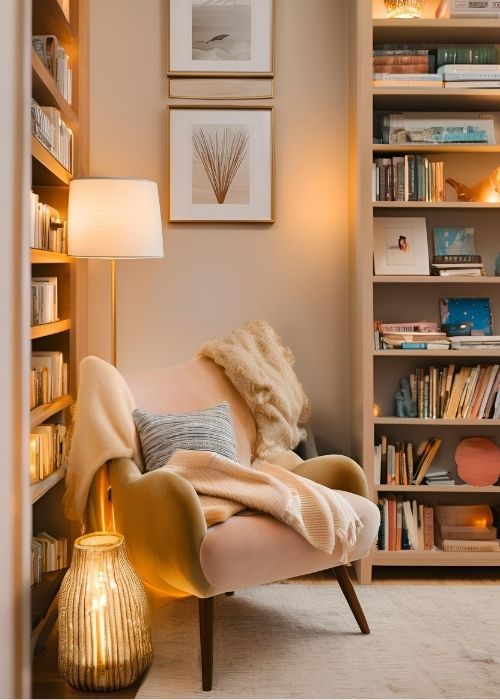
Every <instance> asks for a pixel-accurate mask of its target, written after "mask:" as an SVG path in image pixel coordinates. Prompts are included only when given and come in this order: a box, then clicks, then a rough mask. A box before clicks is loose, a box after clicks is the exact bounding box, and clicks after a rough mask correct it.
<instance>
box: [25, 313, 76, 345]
mask: <svg viewBox="0 0 500 700" xmlns="http://www.w3.org/2000/svg"><path fill="white" fill-rule="evenodd" d="M70 329H71V319H69V318H65V319H63V320H62V321H54V323H42V324H40V325H39V326H31V340H36V339H37V338H46V337H47V336H49V335H56V334H57V333H64V331H69V330H70Z"/></svg>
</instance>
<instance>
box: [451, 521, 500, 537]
mask: <svg viewBox="0 0 500 700" xmlns="http://www.w3.org/2000/svg"><path fill="white" fill-rule="evenodd" d="M439 531H440V534H441V537H442V539H448V540H496V539H497V529H496V527H495V526H494V525H484V526H476V525H444V524H443V525H440V526H439Z"/></svg>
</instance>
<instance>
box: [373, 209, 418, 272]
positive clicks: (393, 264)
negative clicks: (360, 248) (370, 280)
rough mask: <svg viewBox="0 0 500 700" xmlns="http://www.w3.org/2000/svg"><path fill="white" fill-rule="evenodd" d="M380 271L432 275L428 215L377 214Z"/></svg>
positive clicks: (376, 262) (377, 268)
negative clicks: (426, 216) (387, 215)
mask: <svg viewBox="0 0 500 700" xmlns="http://www.w3.org/2000/svg"><path fill="white" fill-rule="evenodd" d="M373 237H374V248H373V250H374V269H375V274H376V275H428V274H429V249H428V244H427V226H426V222H425V218H424V217H402V216H391V217H377V218H375V219H374V221H373Z"/></svg>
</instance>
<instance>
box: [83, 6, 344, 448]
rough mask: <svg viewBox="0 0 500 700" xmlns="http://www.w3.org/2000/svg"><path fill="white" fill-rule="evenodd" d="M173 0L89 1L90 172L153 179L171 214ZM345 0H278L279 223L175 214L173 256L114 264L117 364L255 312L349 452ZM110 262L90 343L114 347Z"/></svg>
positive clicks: (155, 357)
mask: <svg viewBox="0 0 500 700" xmlns="http://www.w3.org/2000/svg"><path fill="white" fill-rule="evenodd" d="M166 6H167V2H165V0H91V26H90V36H91V45H90V52H91V75H90V85H91V104H90V128H91V131H90V147H91V151H90V174H92V175H111V176H130V177H144V178H148V179H153V180H156V181H157V182H158V184H159V187H160V196H161V201H162V207H163V215H164V219H165V222H166V220H167V210H166V176H167V162H166V153H167V116H166V112H167V110H166V107H167V104H168V102H169V100H168V84H167V78H166V64H167V58H166V52H167V41H166V16H165V15H166ZM347 11H348V3H347V2H345V0H276V83H275V88H276V90H275V94H276V97H275V99H274V100H273V104H274V105H275V108H276V115H275V116H276V144H275V145H276V223H275V224H274V225H272V226H259V225H240V226H237V225H233V224H226V225H211V226H207V225H192V224H183V225H179V224H177V225H167V223H165V231H164V236H165V259H164V260H161V261H158V260H156V261H155V260H151V261H144V262H139V261H129V262H120V263H118V366H119V368H121V369H122V370H124V371H130V370H133V369H135V368H138V367H143V366H145V365H148V366H161V365H168V364H172V363H177V362H181V361H183V360H185V359H187V358H189V357H191V356H192V355H193V354H194V353H195V352H196V350H197V347H198V346H199V345H200V343H201V342H202V341H203V340H205V339H208V338H211V337H215V336H219V335H221V334H225V333H227V332H228V331H230V329H231V328H232V327H234V326H235V325H238V324H240V323H242V322H244V321H246V320H248V319H254V318H264V319H267V320H268V321H269V322H270V323H271V324H273V325H274V327H275V328H276V329H277V331H278V332H279V333H280V334H281V336H282V337H283V339H284V340H285V342H286V343H287V344H288V345H290V347H291V348H292V349H293V351H294V353H295V356H296V358H297V365H296V369H297V373H298V374H299V376H300V377H301V379H302V381H303V383H304V386H305V388H306V391H307V392H308V394H309V395H310V397H311V399H312V402H313V407H314V414H313V428H314V429H315V432H316V433H317V434H318V435H319V436H320V438H322V440H323V441H326V443H327V444H330V445H333V446H336V447H337V448H338V449H340V450H342V451H349V345H348V335H349V317H348V278H347V275H348V241H347V109H348V105H347V92H348V74H347V49H348V47H347V33H348V18H347ZM108 285H109V278H108V264H107V263H103V262H93V263H92V264H91V265H90V270H89V303H90V306H89V352H90V353H93V354H99V355H101V356H103V357H109V350H108V348H109V335H108V332H107V329H108V328H109V325H108V320H109V315H108V297H107V291H108Z"/></svg>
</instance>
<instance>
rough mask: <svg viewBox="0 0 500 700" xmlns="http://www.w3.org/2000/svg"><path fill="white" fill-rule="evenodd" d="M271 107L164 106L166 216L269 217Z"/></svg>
mask: <svg viewBox="0 0 500 700" xmlns="http://www.w3.org/2000/svg"><path fill="white" fill-rule="evenodd" d="M273 179H274V178H273V109H272V107H224V108H219V107H198V106H196V107H193V106H189V107H186V106H182V107H180V106H179V107H177V106H172V107H170V108H169V195H170V197H169V204H170V206H169V220H170V221H172V222H174V221H178V222H182V221H185V222H194V221H200V222H201V221H203V222H238V221H239V222H261V223H271V222H272V221H273V199H274V197H273V184H274V183H273Z"/></svg>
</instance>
